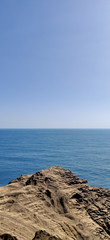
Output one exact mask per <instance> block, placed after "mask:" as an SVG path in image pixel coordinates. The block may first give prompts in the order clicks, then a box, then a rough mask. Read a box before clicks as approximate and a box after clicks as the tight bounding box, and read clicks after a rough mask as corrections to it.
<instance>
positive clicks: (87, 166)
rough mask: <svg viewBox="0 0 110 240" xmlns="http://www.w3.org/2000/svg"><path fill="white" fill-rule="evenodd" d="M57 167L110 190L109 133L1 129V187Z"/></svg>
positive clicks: (101, 131) (73, 130) (98, 131)
mask: <svg viewBox="0 0 110 240" xmlns="http://www.w3.org/2000/svg"><path fill="white" fill-rule="evenodd" d="M56 165H57V166H62V167H64V168H66V169H70V170H71V171H72V172H74V173H75V174H76V175H78V176H79V177H81V178H84V179H87V180H88V182H89V184H90V185H93V186H100V187H105V188H109V189H110V130H107V129H106V130H104V129H103V130H99V129H97V130H96V129H94V130H87V129H86V130H85V129H68V130H67V129H65V130H64V129H54V130H52V129H28V130H27V129H10V130H9V129H0V186H4V185H6V184H8V182H9V181H10V180H12V179H14V178H16V177H18V176H20V175H21V174H32V173H35V172H36V171H39V170H42V169H45V168H48V167H50V166H56Z"/></svg>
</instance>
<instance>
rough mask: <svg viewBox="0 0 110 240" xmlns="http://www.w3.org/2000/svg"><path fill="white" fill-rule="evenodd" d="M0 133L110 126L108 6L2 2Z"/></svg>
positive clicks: (32, 0)
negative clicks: (17, 130)
mask: <svg viewBox="0 0 110 240" xmlns="http://www.w3.org/2000/svg"><path fill="white" fill-rule="evenodd" d="M0 128H110V1H109V0H105V1H104V0H103V1H102V0H97V1H96V0H93V1H88V0H84V1H82V0H77V1H75V0H68V1H67V0H59V1H57V0H42V1H41V0H37V1H36V0H19V1H15V0H10V1H9V0H4V1H0Z"/></svg>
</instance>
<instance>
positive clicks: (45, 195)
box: [0, 167, 110, 240]
mask: <svg viewBox="0 0 110 240" xmlns="http://www.w3.org/2000/svg"><path fill="white" fill-rule="evenodd" d="M0 239H4V240H37V239H39V240H72V239H73V240H101V239H104V240H108V239H110V191H109V190H107V189H103V188H98V187H92V186H89V185H88V184H87V181H86V180H82V179H79V178H78V177H77V176H75V175H74V174H73V173H72V172H70V171H69V170H65V169H63V168H61V167H50V168H48V169H45V170H42V171H40V172H37V173H35V174H33V175H23V176H20V177H19V178H17V179H15V180H13V181H11V182H10V183H9V184H8V185H7V186H5V187H1V188H0Z"/></svg>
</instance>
